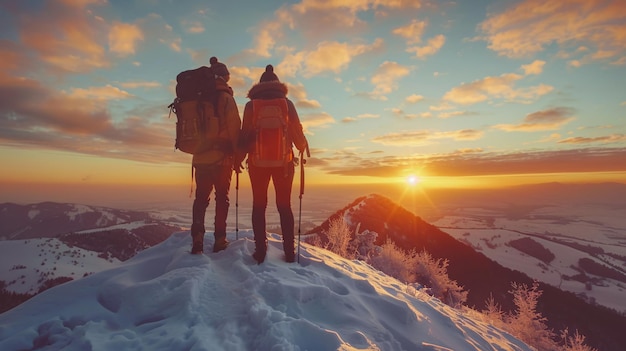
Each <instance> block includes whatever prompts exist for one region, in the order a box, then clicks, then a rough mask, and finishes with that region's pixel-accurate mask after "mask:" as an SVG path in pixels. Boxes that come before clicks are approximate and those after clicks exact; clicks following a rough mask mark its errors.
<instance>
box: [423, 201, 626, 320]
mask: <svg viewBox="0 0 626 351" xmlns="http://www.w3.org/2000/svg"><path fill="white" fill-rule="evenodd" d="M497 205H498V204H496V203H490V204H485V205H483V206H481V205H475V207H471V208H470V207H467V208H456V209H455V210H453V211H449V212H448V214H447V215H445V216H443V217H442V218H440V219H438V220H437V221H434V222H433V224H434V225H436V226H437V227H439V228H441V229H442V230H444V231H445V232H447V233H449V234H450V235H452V236H454V237H456V238H457V239H458V240H460V241H463V242H465V243H467V244H468V245H470V246H472V247H473V248H474V249H475V250H476V251H478V252H482V253H483V254H485V255H486V256H487V257H489V258H491V259H492V260H494V261H496V262H498V263H500V264H501V265H503V266H505V267H508V268H510V269H513V270H517V271H521V272H524V273H526V274H527V275H528V276H530V277H532V278H533V279H537V280H539V281H542V282H545V283H548V284H550V285H552V286H555V287H558V288H559V289H561V290H564V291H570V292H573V293H575V294H577V295H579V296H582V297H584V298H585V299H586V300H588V301H590V302H592V303H597V304H599V305H602V306H606V307H609V308H611V309H614V310H617V311H620V312H622V313H626V304H625V303H624V301H626V219H625V218H624V217H623V207H621V206H609V205H598V204H587V205H578V206H572V205H571V204H562V203H549V204H544V205H535V206H527V207H526V208H525V209H524V211H523V213H520V211H518V213H516V214H515V215H514V216H512V215H511V213H510V212H511V210H510V207H509V206H506V205H502V206H501V207H498V206H497Z"/></svg>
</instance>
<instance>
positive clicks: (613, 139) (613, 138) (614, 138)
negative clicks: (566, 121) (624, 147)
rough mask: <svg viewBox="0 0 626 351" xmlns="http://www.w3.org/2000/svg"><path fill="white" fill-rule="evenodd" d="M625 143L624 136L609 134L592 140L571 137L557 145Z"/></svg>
mask: <svg viewBox="0 0 626 351" xmlns="http://www.w3.org/2000/svg"><path fill="white" fill-rule="evenodd" d="M622 141H626V135H624V134H611V135H605V136H599V137H593V138H586V137H573V138H567V139H563V140H559V141H558V143H559V144H591V143H617V142H622Z"/></svg>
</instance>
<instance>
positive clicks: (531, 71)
mask: <svg viewBox="0 0 626 351" xmlns="http://www.w3.org/2000/svg"><path fill="white" fill-rule="evenodd" d="M545 64H546V61H541V60H535V61H533V62H532V63H530V64H528V65H522V69H523V70H524V75H527V76H528V75H539V74H541V73H542V72H543V66H544V65H545Z"/></svg>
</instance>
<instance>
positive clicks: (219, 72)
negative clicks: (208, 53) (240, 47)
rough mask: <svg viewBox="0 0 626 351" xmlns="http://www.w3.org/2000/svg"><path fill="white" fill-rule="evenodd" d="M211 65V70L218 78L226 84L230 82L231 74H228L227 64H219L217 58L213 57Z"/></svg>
mask: <svg viewBox="0 0 626 351" xmlns="http://www.w3.org/2000/svg"><path fill="white" fill-rule="evenodd" d="M209 63H210V64H211V68H212V69H213V72H214V73H215V76H216V77H217V78H222V79H223V80H224V81H225V82H228V81H229V80H230V72H228V68H227V67H226V65H225V64H223V63H221V62H219V61H218V60H217V57H215V56H213V57H211V59H209Z"/></svg>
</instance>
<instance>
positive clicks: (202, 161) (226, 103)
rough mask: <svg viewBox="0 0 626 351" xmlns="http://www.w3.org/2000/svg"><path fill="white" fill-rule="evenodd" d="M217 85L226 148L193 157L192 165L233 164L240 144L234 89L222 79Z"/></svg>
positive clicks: (221, 131)
mask: <svg viewBox="0 0 626 351" xmlns="http://www.w3.org/2000/svg"><path fill="white" fill-rule="evenodd" d="M216 85H217V91H218V96H217V114H218V116H219V117H220V118H222V127H221V129H220V134H219V137H220V139H223V140H224V143H223V144H224V146H223V147H220V148H217V149H211V150H208V151H205V152H201V153H198V154H194V155H193V159H192V164H193V165H194V166H199V165H219V164H223V163H221V162H222V161H223V162H227V163H228V164H229V165H230V166H232V164H233V156H234V153H235V151H236V150H237V146H238V143H239V133H240V128H241V118H240V117H239V110H238V109H237V103H236V102H235V98H234V97H233V90H232V88H231V87H230V86H229V85H228V84H227V83H226V82H225V81H224V80H222V79H219V78H218V79H217V80H216Z"/></svg>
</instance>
